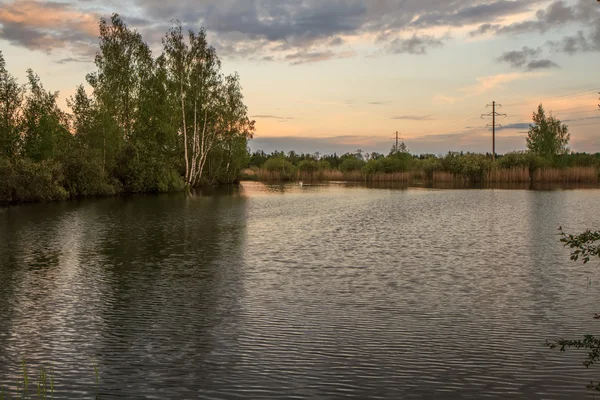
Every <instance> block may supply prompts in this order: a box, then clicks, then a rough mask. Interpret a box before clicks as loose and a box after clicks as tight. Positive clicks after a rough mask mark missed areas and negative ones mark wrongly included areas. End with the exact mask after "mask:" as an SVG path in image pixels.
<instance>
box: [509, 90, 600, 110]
mask: <svg viewBox="0 0 600 400" xmlns="http://www.w3.org/2000/svg"><path fill="white" fill-rule="evenodd" d="M598 90H600V88H596V89H592V90H585V91H582V92H575V93H570V94H564V95H560V96H555V97H549V98H547V99H543V100H537V101H524V102H521V103H513V104H508V105H507V106H506V107H516V106H522V105H527V104H534V103H543V102H545V101H550V100H556V99H564V98H568V97H576V96H581V95H583V94H588V93H593V92H597V91H598Z"/></svg>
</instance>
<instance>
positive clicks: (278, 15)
mask: <svg viewBox="0 0 600 400" xmlns="http://www.w3.org/2000/svg"><path fill="white" fill-rule="evenodd" d="M134 1H135V4H136V5H137V9H138V10H139V12H140V13H141V15H142V16H143V17H144V18H147V19H150V20H155V21H165V20H170V19H173V18H179V19H182V22H183V24H184V25H187V26H190V27H192V28H196V27H197V26H198V25H200V24H201V25H204V26H205V27H206V28H207V30H208V32H209V33H210V35H211V41H212V40H213V39H214V42H216V43H217V44H216V45H215V47H216V48H217V50H219V52H220V54H225V55H227V56H242V57H250V58H252V57H257V58H258V59H260V57H265V56H273V57H274V59H276V60H283V61H289V60H290V58H294V57H295V56H297V58H298V60H302V61H298V62H297V63H298V64H301V63H304V62H317V61H324V60H329V59H331V58H337V57H335V56H334V54H338V53H333V52H332V50H333V49H334V48H336V47H340V46H346V47H347V48H346V49H344V50H343V51H340V52H339V54H343V55H344V56H352V55H354V54H355V53H354V51H353V49H352V47H351V46H352V44H353V43H355V42H356V39H357V38H358V39H359V40H360V39H361V38H363V39H364V38H372V37H376V38H377V40H376V41H375V43H376V44H377V45H379V46H380V50H381V51H380V52H379V53H378V54H381V52H390V53H392V54H421V55H423V54H427V52H428V51H429V49H430V48H433V47H439V46H442V45H443V42H444V40H443V39H442V38H436V37H434V36H432V35H431V33H430V32H429V30H431V29H436V28H440V27H443V28H447V30H451V29H456V28H460V27H463V26H465V25H472V24H484V23H492V22H496V21H498V20H502V19H504V18H507V17H510V16H512V15H515V14H518V13H522V12H526V11H530V10H531V9H532V7H533V6H534V5H535V4H537V3H539V2H541V1H543V0H485V1H484V0H462V1H442V0H377V1H373V0H331V1H329V0H328V1H322V0H226V1H223V0H203V1H201V2H199V1H197V0H179V1H177V2H167V1H164V0H134ZM366 40H369V39H366ZM303 54H305V55H307V56H302V55H303Z"/></svg>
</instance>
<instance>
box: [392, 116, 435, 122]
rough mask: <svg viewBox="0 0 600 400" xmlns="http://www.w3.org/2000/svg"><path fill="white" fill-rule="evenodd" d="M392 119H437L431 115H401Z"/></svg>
mask: <svg viewBox="0 0 600 400" xmlns="http://www.w3.org/2000/svg"><path fill="white" fill-rule="evenodd" d="M392 119H406V120H410V121H433V120H434V119H435V118H434V117H433V116H431V115H400V116H397V117H392Z"/></svg>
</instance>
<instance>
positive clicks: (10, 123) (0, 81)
mask: <svg viewBox="0 0 600 400" xmlns="http://www.w3.org/2000/svg"><path fill="white" fill-rule="evenodd" d="M22 102H23V88H22V87H21V86H19V85H18V84H17V80H16V79H15V78H14V77H13V76H12V75H11V74H9V73H8V71H7V70H6V61H5V60H4V56H3V55H2V51H0V156H6V157H11V156H14V155H16V154H17V152H18V150H19V139H20V137H19V130H18V126H19V124H20V118H21V113H20V110H21V104H22Z"/></svg>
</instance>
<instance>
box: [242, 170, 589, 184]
mask: <svg viewBox="0 0 600 400" xmlns="http://www.w3.org/2000/svg"><path fill="white" fill-rule="evenodd" d="M244 174H246V175H247V176H251V177H253V178H256V179H258V180H260V181H265V182H281V181H304V182H311V181H318V182H327V181H330V182H335V181H338V182H339V181H346V182H399V183H407V184H412V183H420V182H433V183H451V182H466V183H468V182H469V181H470V180H469V178H468V177H465V176H462V175H455V174H452V173H449V172H443V171H434V172H433V173H432V174H431V175H428V174H427V173H426V172H425V171H421V170H417V171H407V172H396V173H379V174H373V175H367V174H365V173H364V172H362V171H352V172H341V171H338V170H320V171H315V172H303V171H296V172H293V173H282V172H279V171H267V170H265V169H255V170H245V171H244ZM480 181H481V182H484V183H528V182H539V183H599V182H600V178H599V171H598V169H597V168H595V167H572V168H567V169H555V168H549V169H538V170H536V171H535V172H534V173H533V176H530V172H529V169H528V168H522V167H516V168H510V169H509V168H494V169H492V170H491V171H489V172H487V173H486V174H485V175H484V176H483V179H481V180H480Z"/></svg>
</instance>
